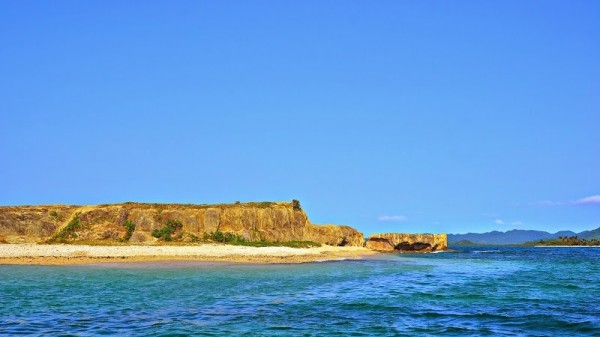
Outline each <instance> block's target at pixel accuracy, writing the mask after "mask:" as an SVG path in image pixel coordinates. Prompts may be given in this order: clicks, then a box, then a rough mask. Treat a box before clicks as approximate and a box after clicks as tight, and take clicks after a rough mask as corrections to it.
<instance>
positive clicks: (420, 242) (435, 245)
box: [366, 233, 448, 252]
mask: <svg viewBox="0 0 600 337" xmlns="http://www.w3.org/2000/svg"><path fill="white" fill-rule="evenodd" d="M366 247H367V248H370V249H373V250H378V251H386V252H388V251H412V252H433V251H438V250H446V249H448V236H447V235H446V234H403V233H386V234H373V235H371V236H370V237H369V239H368V240H367V243H366Z"/></svg>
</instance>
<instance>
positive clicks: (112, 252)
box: [0, 244, 374, 264]
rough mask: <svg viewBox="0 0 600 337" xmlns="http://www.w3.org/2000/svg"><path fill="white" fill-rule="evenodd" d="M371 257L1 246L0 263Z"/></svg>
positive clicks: (355, 252)
mask: <svg viewBox="0 0 600 337" xmlns="http://www.w3.org/2000/svg"><path fill="white" fill-rule="evenodd" d="M370 254H374V252H373V251H371V250H369V249H367V248H363V247H331V246H326V245H323V246H321V247H317V248H289V247H246V246H230V245H218V244H202V245H189V246H157V245H155V246H142V245H139V246H138V245H127V246H85V245H64V244H60V245H45V244H40V245H37V244H0V263H11V264H45V263H48V264H70V263H90V262H98V261H99V260H106V261H115V260H129V261H145V260H169V259H174V260H188V259H189V260H196V261H197V260H206V261H233V262H264V263H281V262H290V263H293V262H309V261H317V260H336V259H341V258H360V257H362V256H364V255H370Z"/></svg>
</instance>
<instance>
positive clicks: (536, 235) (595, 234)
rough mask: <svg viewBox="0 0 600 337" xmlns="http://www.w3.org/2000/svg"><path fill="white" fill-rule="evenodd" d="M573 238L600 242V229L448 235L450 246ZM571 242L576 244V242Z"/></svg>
mask: <svg viewBox="0 0 600 337" xmlns="http://www.w3.org/2000/svg"><path fill="white" fill-rule="evenodd" d="M573 237H576V238H578V240H584V241H585V242H588V243H589V242H592V240H600V227H599V228H596V229H594V230H590V231H583V232H580V233H575V232H573V231H560V232H556V233H548V232H545V231H536V230H523V229H513V230H510V231H506V232H500V231H492V232H486V233H467V234H448V244H449V245H451V246H486V245H487V246H502V245H532V243H540V242H560V241H561V240H560V239H561V238H563V241H565V240H564V238H573ZM571 241H572V242H575V241H576V240H571ZM582 243H583V241H582ZM552 245H564V244H552ZM588 245H593V244H588Z"/></svg>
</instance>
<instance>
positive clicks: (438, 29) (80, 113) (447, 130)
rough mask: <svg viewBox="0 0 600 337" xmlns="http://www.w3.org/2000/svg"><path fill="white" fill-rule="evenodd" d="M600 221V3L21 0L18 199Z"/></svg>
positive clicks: (10, 149)
mask: <svg viewBox="0 0 600 337" xmlns="http://www.w3.org/2000/svg"><path fill="white" fill-rule="evenodd" d="M292 199H299V200H300V201H301V203H302V207H303V209H304V210H306V212H307V213H308V216H309V217H310V219H311V220H312V222H314V223H320V224H324V223H333V224H346V225H350V226H353V227H355V228H357V229H359V230H361V231H362V232H363V233H365V234H366V235H369V234H372V233H380V232H409V233H411V232H412V233H420V232H433V233H438V232H446V233H466V232H485V231H489V230H501V231H505V230H511V229H539V230H547V231H551V232H554V231H558V230H563V229H570V230H575V231H581V230H588V229H594V228H597V227H599V226H600V3H599V2H598V1H452V2H450V1H350V0H348V1H323V0H318V1H210V2H209V1H55V2H50V1H7V0H0V205H24V204H55V203H60V204H100V203H117V202H125V201H138V202H169V203H222V202H235V201H242V202H244V201H286V200H292Z"/></svg>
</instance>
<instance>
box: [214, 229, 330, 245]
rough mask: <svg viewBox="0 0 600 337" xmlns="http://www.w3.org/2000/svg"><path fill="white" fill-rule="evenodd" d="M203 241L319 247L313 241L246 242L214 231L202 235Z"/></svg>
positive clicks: (239, 237)
mask: <svg viewBox="0 0 600 337" xmlns="http://www.w3.org/2000/svg"><path fill="white" fill-rule="evenodd" d="M204 241H208V242H218V243H224V244H228V245H234V246H249V247H290V248H312V247H321V244H320V243H318V242H313V241H285V242H272V241H262V240H261V241H248V240H246V239H245V238H244V237H242V236H239V235H235V234H233V233H223V232H220V231H215V232H212V233H205V234H204Z"/></svg>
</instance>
